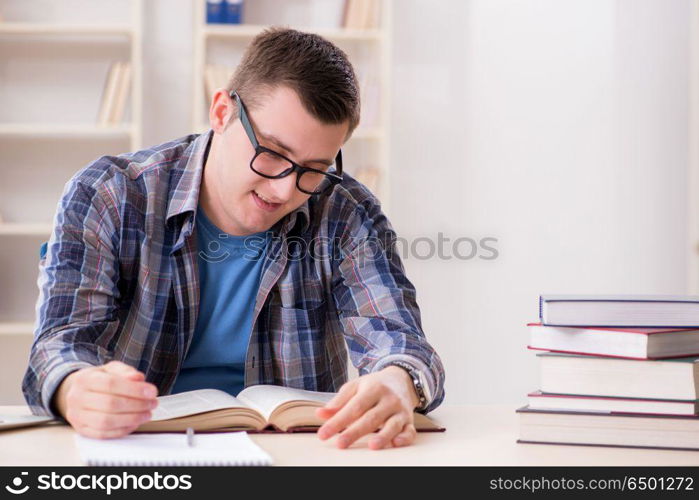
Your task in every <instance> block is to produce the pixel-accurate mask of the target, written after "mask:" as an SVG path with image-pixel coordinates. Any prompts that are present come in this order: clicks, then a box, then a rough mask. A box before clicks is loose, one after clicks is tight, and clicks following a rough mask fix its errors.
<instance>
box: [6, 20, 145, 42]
mask: <svg viewBox="0 0 699 500" xmlns="http://www.w3.org/2000/svg"><path fill="white" fill-rule="evenodd" d="M135 31H136V30H135V29H134V27H133V26H130V25H127V24H123V25H122V24H113V25H110V24H102V25H100V24H82V25H81V24H54V23H17V22H14V23H13V22H6V23H0V35H34V36H40V35H78V36H80V35H89V36H124V37H129V38H130V37H132V36H134V34H135Z"/></svg>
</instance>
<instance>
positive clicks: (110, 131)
mask: <svg viewBox="0 0 699 500" xmlns="http://www.w3.org/2000/svg"><path fill="white" fill-rule="evenodd" d="M135 128H136V127H134V126H133V125H130V124H127V125H116V126H111V127H100V126H98V125H95V124H94V123H0V136H2V137H69V138H76V139H118V138H127V139H129V140H132V141H133V139H134V138H135V137H136V136H137V134H139V131H138V130H135Z"/></svg>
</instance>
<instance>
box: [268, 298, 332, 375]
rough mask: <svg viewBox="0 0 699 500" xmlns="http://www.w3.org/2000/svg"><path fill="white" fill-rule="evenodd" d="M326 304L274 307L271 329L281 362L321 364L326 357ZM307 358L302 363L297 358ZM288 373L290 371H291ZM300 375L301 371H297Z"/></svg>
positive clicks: (298, 368)
mask: <svg viewBox="0 0 699 500" xmlns="http://www.w3.org/2000/svg"><path fill="white" fill-rule="evenodd" d="M326 317H327V307H326V304H325V303H324V302H323V303H319V304H316V305H315V306H314V307H312V308H303V307H282V306H279V305H278V306H276V307H271V308H270V329H271V332H273V333H274V335H272V338H273V340H272V343H273V344H276V345H274V351H275V353H276V354H277V355H278V356H280V359H277V362H278V363H280V364H281V365H283V366H285V367H287V368H286V369H287V370H288V369H289V368H291V367H294V366H295V367H296V368H295V369H296V370H301V371H303V370H304V369H303V368H302V367H303V366H306V364H307V363H310V365H309V366H311V365H314V364H317V363H318V362H319V361H321V360H323V359H324V357H325V321H326ZM299 360H303V363H302V364H301V365H298V364H297V363H296V362H298V361H299ZM287 375H290V374H289V373H287ZM296 375H297V376H298V375H300V373H298V374H296Z"/></svg>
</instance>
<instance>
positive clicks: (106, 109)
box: [97, 62, 132, 127]
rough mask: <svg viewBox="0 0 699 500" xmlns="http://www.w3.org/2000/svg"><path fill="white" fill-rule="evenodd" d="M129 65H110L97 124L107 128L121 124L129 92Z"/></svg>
mask: <svg viewBox="0 0 699 500" xmlns="http://www.w3.org/2000/svg"><path fill="white" fill-rule="evenodd" d="M131 71H132V69H131V63H130V62H115V63H112V65H111V67H110V68H109V72H108V73H107V78H106V80H105V85H104V89H103V91H102V101H101V103H100V110H99V114H98V116H97V124H98V125H99V126H101V127H109V126H114V125H118V124H119V123H121V121H122V119H123V116H124V110H125V108H126V102H127V100H128V95H129V91H130V90H131Z"/></svg>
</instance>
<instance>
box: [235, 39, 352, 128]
mask: <svg viewBox="0 0 699 500" xmlns="http://www.w3.org/2000/svg"><path fill="white" fill-rule="evenodd" d="M279 85H285V86H287V87H289V88H291V89H292V90H294V91H295V92H296V94H297V95H298V96H299V99H300V100H301V102H302V103H303V106H304V107H305V108H306V109H307V110H308V112H309V113H310V114H311V115H312V116H314V117H315V118H317V119H318V120H319V121H320V122H322V123H328V124H340V123H345V122H348V123H349V130H348V135H349V134H351V133H352V131H353V130H354V129H355V128H356V127H357V125H358V123H359V111H360V102H359V87H358V85H357V77H356V75H355V73H354V69H353V68H352V64H351V63H350V62H349V59H348V58H347V55H346V54H345V53H344V52H343V51H342V50H341V49H340V48H339V47H337V46H336V45H334V44H333V43H332V42H330V41H328V40H326V39H325V38H323V37H321V36H319V35H316V34H313V33H303V32H301V31H297V30H294V29H290V28H281V27H272V28H268V29H266V30H265V31H263V32H262V33H260V34H259V35H257V36H256V37H255V38H254V39H253V40H252V42H250V45H249V46H248V47H247V49H246V50H245V53H244V54H243V58H242V60H241V61H240V64H239V65H238V67H237V68H236V70H235V72H234V73H233V77H232V78H231V80H230V82H229V85H228V91H229V92H230V91H231V90H235V91H236V92H238V95H240V96H241V98H242V99H243V100H244V101H245V105H246V106H247V107H248V108H254V107H255V106H256V104H257V103H258V102H259V98H260V97H261V96H263V95H264V94H265V93H267V92H269V91H271V90H272V89H274V88H275V87H277V86H279ZM235 116H237V115H234V117H235Z"/></svg>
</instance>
